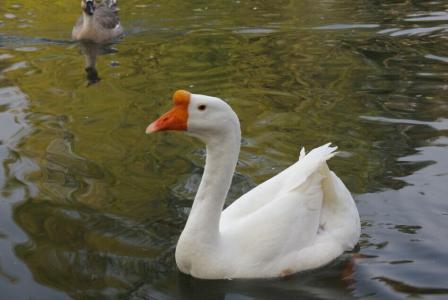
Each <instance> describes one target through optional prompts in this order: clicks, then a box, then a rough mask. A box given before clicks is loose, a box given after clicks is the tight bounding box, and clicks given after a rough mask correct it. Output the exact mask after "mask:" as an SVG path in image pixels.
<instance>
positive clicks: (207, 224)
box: [183, 123, 241, 243]
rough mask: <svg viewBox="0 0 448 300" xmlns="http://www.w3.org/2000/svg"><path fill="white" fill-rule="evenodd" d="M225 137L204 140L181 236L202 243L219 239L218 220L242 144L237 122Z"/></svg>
mask: <svg viewBox="0 0 448 300" xmlns="http://www.w3.org/2000/svg"><path fill="white" fill-rule="evenodd" d="M234 125H235V126H230V128H229V131H228V132H226V134H224V135H220V136H216V137H210V138H207V148H206V149H207V158H206V161H205V168H204V174H203V176H202V180H201V184H200V185H199V189H198V192H197V194H196V197H195V199H194V202H193V207H192V209H191V212H190V216H189V217H188V221H187V224H186V225H185V229H184V233H183V234H187V235H192V237H194V238H195V239H198V240H201V241H203V242H206V243H208V242H213V241H216V239H217V238H218V237H219V221H220V217H221V212H222V209H223V206H224V202H225V199H226V197H227V193H228V191H229V188H230V184H231V182H232V177H233V173H234V172H235V167H236V164H237V161H238V154H239V151H240V145H241V133H240V128H239V123H238V124H234Z"/></svg>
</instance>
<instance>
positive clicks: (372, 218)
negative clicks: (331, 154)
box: [0, 0, 448, 299]
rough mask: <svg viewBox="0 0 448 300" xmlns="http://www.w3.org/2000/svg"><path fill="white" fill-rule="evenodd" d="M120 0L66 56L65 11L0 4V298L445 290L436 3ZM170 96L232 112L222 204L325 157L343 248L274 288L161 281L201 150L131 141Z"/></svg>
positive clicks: (445, 24) (318, 295)
mask: <svg viewBox="0 0 448 300" xmlns="http://www.w3.org/2000/svg"><path fill="white" fill-rule="evenodd" d="M119 4H120V9H121V10H120V16H121V19H122V23H123V26H124V27H125V31H126V36H125V37H124V38H123V39H122V40H121V41H119V42H117V43H116V44H113V45H108V46H105V47H99V48H95V49H85V48H83V47H81V46H80V45H78V44H76V43H73V42H71V41H70V34H71V29H72V26H73V24H74V23H75V21H76V19H77V17H78V16H79V14H80V7H79V1H49V0H42V1H33V0H13V1H11V0H4V1H3V2H2V5H1V7H0V142H1V143H0V161H1V164H0V187H1V194H0V295H1V297H0V298H2V299H400V298H407V297H415V298H420V299H446V298H447V297H448V252H447V249H448V236H447V229H446V228H447V225H448V202H447V200H448V199H447V195H448V185H447V182H448V96H447V95H448V54H447V53H448V52H447V49H448V3H447V2H446V1H353V0H341V1H328V0H325V1H306V0H304V1H283V0H282V1H244V0H235V1H178V0H173V1H152V0H128V1H122V3H119ZM89 51H91V52H89ZM89 53H90V54H89ZM86 55H91V56H92V55H93V56H95V57H96V67H97V72H98V74H91V73H90V74H87V73H86V72H85V70H84V63H85V56H86ZM177 89H187V90H190V91H191V92H194V93H201V94H207V95H212V96H217V97H220V98H223V99H225V100H226V101H227V102H228V103H229V104H230V105H231V106H232V107H233V108H234V109H235V111H236V112H237V114H238V115H239V117H240V120H241V126H242V135H243V139H242V149H241V154H240V159H239V162H238V166H237V172H236V174H235V176H234V179H233V185H232V188H231V191H230V194H229V197H228V201H227V203H231V202H232V200H234V199H236V198H237V197H238V196H239V195H241V194H242V193H244V192H246V191H248V190H250V189H251V188H253V187H254V186H256V185H257V184H259V183H261V182H263V181H264V180H266V179H268V178H270V177H271V176H273V175H274V174H276V173H278V172H279V171H281V170H282V169H284V168H286V167H287V166H289V165H290V164H292V163H293V162H294V161H296V160H297V158H298V152H299V149H300V147H301V146H305V147H306V148H307V149H311V148H313V147H316V146H319V145H322V144H325V143H327V142H332V143H334V144H335V145H337V146H338V147H339V150H340V154H339V156H337V157H335V158H333V159H332V160H331V161H330V162H329V165H330V167H331V168H332V169H333V170H334V171H335V172H336V173H337V174H338V175H339V176H340V177H341V178H342V180H343V181H344V182H345V183H346V185H347V187H348V188H349V189H350V191H351V192H352V193H353V196H354V199H355V201H356V203H357V206H358V209H359V212H360V216H361V221H362V235H361V239H360V242H359V244H358V245H357V247H356V248H355V249H354V250H353V251H352V252H350V253H346V254H344V255H343V256H342V257H340V258H339V259H337V260H336V261H335V262H333V263H332V264H330V265H329V266H326V267H323V268H321V269H319V270H315V271H311V272H306V273H303V274H300V273H299V274H296V275H294V276H290V277H286V278H283V279H275V280H232V281H205V280H197V279H193V278H191V277H189V276H185V275H182V274H180V273H179V271H178V270H177V268H176V265H175V261H174V249H175V245H176V242H177V239H178V237H179V234H180V232H181V230H182V229H183V226H184V224H185V221H186V218H187V216H188V213H189V208H190V207H191V204H192V200H193V198H194V195H195V192H196V188H197V186H198V183H199V180H200V178H201V174H202V171H203V164H204V155H205V152H204V148H203V145H202V144H201V143H200V142H198V141H197V140H194V139H192V138H190V137H188V136H185V135H182V134H179V133H165V134H158V135H153V136H145V134H144V131H145V128H146V126H147V125H148V124H149V123H150V122H151V121H152V120H154V119H155V118H157V117H158V116H160V114H161V113H163V112H164V111H166V110H167V109H168V108H169V107H170V106H171V103H170V98H171V95H172V93H173V92H174V91H175V90H177Z"/></svg>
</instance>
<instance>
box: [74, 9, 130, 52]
mask: <svg viewBox="0 0 448 300" xmlns="http://www.w3.org/2000/svg"><path fill="white" fill-rule="evenodd" d="M81 6H82V9H83V12H82V15H81V16H80V17H79V18H78V21H77V22H76V24H75V26H74V27H73V30H72V38H73V39H74V40H76V41H88V42H94V43H107V42H111V41H113V40H114V39H116V38H118V37H120V36H121V35H123V28H122V26H121V24H120V19H119V17H118V9H117V4H116V1H115V0H104V1H103V2H101V3H99V4H97V3H96V2H95V1H92V0H83V1H82V2H81Z"/></svg>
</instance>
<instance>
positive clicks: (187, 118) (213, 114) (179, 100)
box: [146, 90, 240, 143]
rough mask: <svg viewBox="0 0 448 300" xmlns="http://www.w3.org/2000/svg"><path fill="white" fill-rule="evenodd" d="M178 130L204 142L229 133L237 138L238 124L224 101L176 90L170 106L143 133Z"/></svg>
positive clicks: (236, 118)
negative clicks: (170, 107) (169, 108)
mask: <svg viewBox="0 0 448 300" xmlns="http://www.w3.org/2000/svg"><path fill="white" fill-rule="evenodd" d="M166 130H177V131H185V132H186V133H188V134H189V135H192V136H194V137H197V138H199V139H200V140H202V141H203V142H205V143H208V142H210V141H211V140H216V139H220V138H222V137H224V136H227V135H229V134H232V133H235V134H236V137H239V135H240V123H239V121H238V117H237V115H236V114H235V112H234V111H233V110H232V108H231V107H230V106H229V105H228V104H227V103H226V102H224V101H223V100H221V99H219V98H216V97H210V96H206V95H199V94H192V93H190V92H188V91H184V90H179V91H177V92H175V93H174V95H173V107H172V109H171V110H169V111H168V112H167V113H165V114H164V115H162V116H161V117H160V118H158V119H157V120H155V121H154V122H152V123H151V124H150V125H149V126H148V127H147V128H146V133H147V134H150V133H153V132H158V131H166Z"/></svg>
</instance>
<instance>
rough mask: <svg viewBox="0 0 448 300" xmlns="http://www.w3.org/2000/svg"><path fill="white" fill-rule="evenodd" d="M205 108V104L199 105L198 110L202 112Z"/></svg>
mask: <svg viewBox="0 0 448 300" xmlns="http://www.w3.org/2000/svg"><path fill="white" fill-rule="evenodd" d="M206 108H207V106H206V105H205V104H201V105H199V106H198V109H199V110H202V111H204V110H205V109H206Z"/></svg>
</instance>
